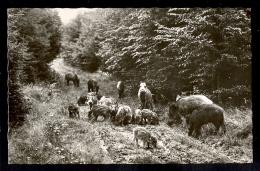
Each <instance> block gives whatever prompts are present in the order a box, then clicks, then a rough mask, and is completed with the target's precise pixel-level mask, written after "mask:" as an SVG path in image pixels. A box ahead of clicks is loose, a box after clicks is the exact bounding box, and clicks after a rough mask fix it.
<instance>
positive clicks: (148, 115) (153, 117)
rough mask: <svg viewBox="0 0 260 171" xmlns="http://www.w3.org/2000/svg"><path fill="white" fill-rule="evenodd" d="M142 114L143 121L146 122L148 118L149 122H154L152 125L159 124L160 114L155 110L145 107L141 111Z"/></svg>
mask: <svg viewBox="0 0 260 171" xmlns="http://www.w3.org/2000/svg"><path fill="white" fill-rule="evenodd" d="M141 113H142V115H141V123H143V120H144V123H145V124H146V120H148V124H152V125H158V124H159V119H158V116H157V114H156V113H155V112H153V111H151V110H149V109H143V110H142V111H141Z"/></svg>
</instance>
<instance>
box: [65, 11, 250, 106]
mask: <svg viewBox="0 0 260 171" xmlns="http://www.w3.org/2000/svg"><path fill="white" fill-rule="evenodd" d="M250 12H251V11H250V9H244V8H204V9H202V8H177V9H174V8H173V9H168V8H163V9H158V8H149V9H133V8H129V9H97V10H96V11H95V12H93V13H92V15H90V14H81V15H79V16H78V17H77V18H76V19H75V20H73V21H72V22H71V23H70V24H69V25H68V26H66V28H70V29H67V30H69V31H68V32H66V34H65V35H70V36H68V37H69V38H67V39H66V41H65V42H64V43H67V44H68V45H70V47H71V53H69V55H71V56H72V58H70V59H73V62H74V65H77V64H78V65H82V64H84V65H85V64H86V62H87V61H88V62H89V65H90V62H91V61H93V60H94V59H95V58H98V59H99V58H101V67H100V68H101V69H102V70H103V71H108V72H111V73H113V75H114V76H116V77H118V78H119V79H122V80H129V81H130V82H129V87H130V88H132V90H133V92H136V89H137V88H138V84H139V81H146V82H147V83H148V85H152V86H154V87H156V88H157V89H158V90H159V92H160V93H161V94H162V96H166V97H167V98H168V99H171V100H173V99H174V98H175V96H176V95H177V94H178V93H180V92H186V93H188V94H196V93H200V94H206V95H207V96H209V97H210V98H211V99H213V100H214V101H216V102H219V103H221V102H224V101H226V100H227V99H236V100H240V101H242V102H244V101H248V100H250V98H251V16H250ZM90 16H95V19H96V20H94V19H93V18H91V17H90ZM81 18H83V19H81ZM87 19H88V20H87ZM77 23H78V24H77ZM74 25H76V26H77V27H75V26H74ZM73 29H74V30H73ZM75 29H76V30H75ZM86 30H87V31H86ZM87 32H88V33H89V34H86V33H87ZM83 34H85V35H88V36H85V37H84V36H82V35H83ZM80 42H85V45H84V46H81V47H84V48H82V49H79V45H80ZM66 47H68V46H66ZM84 50H85V51H84ZM67 52H68V51H67ZM83 54H88V55H83ZM69 55H68V56H69ZM82 59H84V60H82ZM85 66H87V65H85ZM97 66H98V64H97ZM87 68H89V67H88V66H87ZM95 69H96V68H95ZM234 91H235V92H234ZM238 104H239V103H238Z"/></svg>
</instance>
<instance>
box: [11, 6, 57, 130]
mask: <svg viewBox="0 0 260 171" xmlns="http://www.w3.org/2000/svg"><path fill="white" fill-rule="evenodd" d="M60 25H61V20H60V18H59V17H58V14H57V12H55V11H53V10H51V9H26V8H22V9H19V8H15V9H11V8H10V9H8V62H9V63H8V72H9V79H8V89H9V92H8V97H9V123H10V126H14V125H19V124H20V123H21V122H20V121H23V118H24V115H25V114H26V113H28V105H27V104H26V103H27V102H26V100H24V99H23V98H24V96H23V95H22V93H21V91H20V87H21V85H22V84H34V83H35V82H36V81H47V82H52V81H53V80H54V79H55V74H53V73H52V71H51V70H50V68H49V66H48V63H49V62H51V61H52V60H53V59H54V58H55V57H56V55H57V54H59V50H60V38H61V33H60Z"/></svg>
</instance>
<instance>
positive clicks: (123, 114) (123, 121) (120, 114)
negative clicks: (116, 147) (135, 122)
mask: <svg viewBox="0 0 260 171" xmlns="http://www.w3.org/2000/svg"><path fill="white" fill-rule="evenodd" d="M131 120H132V110H131V108H130V107H129V106H126V105H121V106H120V107H119V108H118V111H117V114H116V117H115V125H119V124H120V125H121V126H122V125H127V124H129V123H130V122H131Z"/></svg>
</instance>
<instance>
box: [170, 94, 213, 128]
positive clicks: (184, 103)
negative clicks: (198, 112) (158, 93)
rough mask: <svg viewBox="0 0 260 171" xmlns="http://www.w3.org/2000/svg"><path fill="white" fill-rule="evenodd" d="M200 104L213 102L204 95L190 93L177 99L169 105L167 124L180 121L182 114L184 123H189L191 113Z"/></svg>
mask: <svg viewBox="0 0 260 171" xmlns="http://www.w3.org/2000/svg"><path fill="white" fill-rule="evenodd" d="M202 104H213V102H212V101H211V100H210V99H208V98H207V97H206V96H204V95H191V96H185V97H182V98H179V99H177V101H176V102H175V103H173V104H171V105H170V107H169V113H168V116H169V121H168V125H172V124H173V123H180V122H181V117H180V116H183V117H184V118H185V119H186V123H189V117H190V115H191V113H192V112H193V111H194V110H195V109H197V108H199V107H200V106H201V105H202Z"/></svg>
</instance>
